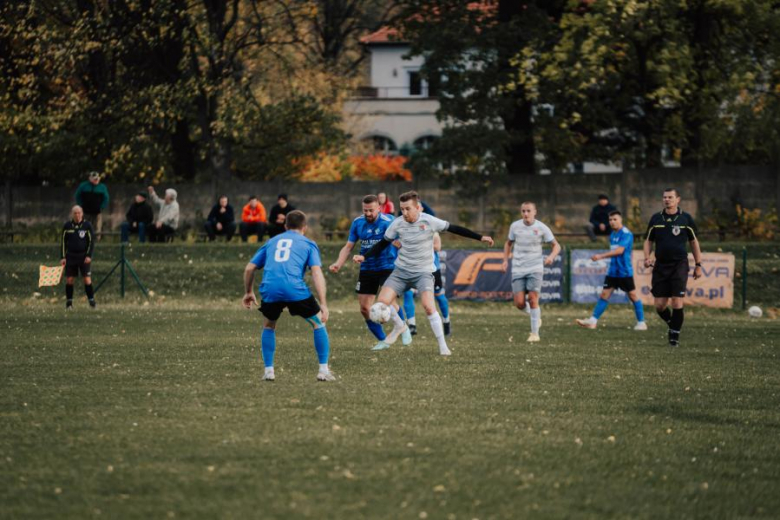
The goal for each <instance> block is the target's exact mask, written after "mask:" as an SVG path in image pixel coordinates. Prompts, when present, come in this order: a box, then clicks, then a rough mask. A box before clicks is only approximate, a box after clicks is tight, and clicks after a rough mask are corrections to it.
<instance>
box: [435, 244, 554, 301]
mask: <svg viewBox="0 0 780 520" xmlns="http://www.w3.org/2000/svg"><path fill="white" fill-rule="evenodd" d="M443 253H445V254H444V255H442V272H443V274H445V279H444V287H445V291H446V294H447V298H450V299H454V300H493V301H509V300H511V299H512V274H511V268H510V270H509V271H507V272H506V273H505V272H503V271H502V270H501V263H502V262H503V260H504V253H503V252H501V251H485V250H482V251H468V250H463V249H450V250H447V251H443ZM547 254H549V252H548V253H547ZM445 266H446V267H445ZM445 269H446V270H445ZM563 273H564V261H563V256H562V255H558V256H557V257H556V258H555V261H554V262H553V264H552V265H551V266H545V268H544V278H543V279H542V280H543V281H542V293H541V295H540V300H541V302H542V303H551V302H563Z"/></svg>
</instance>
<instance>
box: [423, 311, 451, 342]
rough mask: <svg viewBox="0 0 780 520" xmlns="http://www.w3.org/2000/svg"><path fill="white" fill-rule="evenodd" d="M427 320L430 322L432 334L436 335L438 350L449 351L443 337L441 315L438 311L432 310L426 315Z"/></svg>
mask: <svg viewBox="0 0 780 520" xmlns="http://www.w3.org/2000/svg"><path fill="white" fill-rule="evenodd" d="M428 321H429V322H430V324H431V330H432V331H433V335H434V336H436V341H438V342H439V351H444V350H447V351H449V349H448V348H447V341H446V340H445V339H444V325H442V321H441V316H440V315H439V313H438V312H434V313H433V314H431V315H430V316H428Z"/></svg>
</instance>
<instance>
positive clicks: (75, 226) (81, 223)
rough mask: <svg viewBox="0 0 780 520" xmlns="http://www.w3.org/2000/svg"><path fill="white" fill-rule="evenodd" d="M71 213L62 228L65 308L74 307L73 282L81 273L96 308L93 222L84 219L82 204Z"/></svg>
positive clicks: (90, 304) (61, 245) (89, 297)
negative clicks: (93, 283) (93, 268)
mask: <svg viewBox="0 0 780 520" xmlns="http://www.w3.org/2000/svg"><path fill="white" fill-rule="evenodd" d="M70 215H71V219H70V220H69V221H68V222H66V223H65V226H64V227H63V228H62V237H61V239H60V263H61V264H62V265H63V266H64V267H65V308H66V309H67V310H72V309H73V282H75V281H76V278H77V277H78V275H79V273H81V276H83V277H84V292H85V293H87V299H88V300H89V306H90V307H92V308H93V309H94V308H95V306H96V303H95V291H94V290H93V289H92V255H93V254H94V252H95V239H94V233H93V230H92V224H90V223H89V222H88V221H86V220H84V210H83V209H81V206H73V209H71V211H70Z"/></svg>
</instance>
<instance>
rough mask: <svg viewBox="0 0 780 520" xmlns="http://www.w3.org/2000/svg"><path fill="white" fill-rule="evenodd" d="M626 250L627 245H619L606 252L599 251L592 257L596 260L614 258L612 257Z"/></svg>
mask: <svg viewBox="0 0 780 520" xmlns="http://www.w3.org/2000/svg"><path fill="white" fill-rule="evenodd" d="M625 251H626V248H625V247H623V246H618V247H616V248H615V249H610V250H609V251H607V252H605V253H597V254H595V255H593V256H591V257H590V259H591V260H593V261H594V262H595V261H596V260H603V259H605V258H612V257H615V256H620V255H622V254H623V253H624V252H625Z"/></svg>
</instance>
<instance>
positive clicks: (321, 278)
mask: <svg viewBox="0 0 780 520" xmlns="http://www.w3.org/2000/svg"><path fill="white" fill-rule="evenodd" d="M311 280H312V282H313V283H314V290H315V291H316V292H317V300H318V301H319V302H320V312H321V313H322V317H321V318H320V320H321V321H322V323H325V322H327V321H328V315H329V314H330V313H329V312H328V301H327V286H326V285H325V275H324V274H323V273H322V268H321V267H320V266H318V265H314V266H312V268H311Z"/></svg>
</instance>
